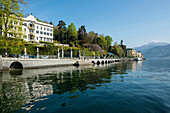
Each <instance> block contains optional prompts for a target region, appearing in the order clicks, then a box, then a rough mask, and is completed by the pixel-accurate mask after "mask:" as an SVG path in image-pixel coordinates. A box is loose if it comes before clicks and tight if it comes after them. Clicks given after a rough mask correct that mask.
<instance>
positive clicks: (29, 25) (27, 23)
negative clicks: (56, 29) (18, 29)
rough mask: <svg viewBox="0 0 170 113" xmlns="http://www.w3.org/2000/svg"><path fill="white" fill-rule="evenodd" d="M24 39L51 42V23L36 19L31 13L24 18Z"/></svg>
mask: <svg viewBox="0 0 170 113" xmlns="http://www.w3.org/2000/svg"><path fill="white" fill-rule="evenodd" d="M22 28H23V32H24V33H23V34H24V40H25V41H36V42H39V41H45V42H53V25H51V24H47V23H44V22H40V21H38V20H37V19H36V18H35V17H34V16H33V15H29V16H28V17H26V18H24V25H23V27H22Z"/></svg>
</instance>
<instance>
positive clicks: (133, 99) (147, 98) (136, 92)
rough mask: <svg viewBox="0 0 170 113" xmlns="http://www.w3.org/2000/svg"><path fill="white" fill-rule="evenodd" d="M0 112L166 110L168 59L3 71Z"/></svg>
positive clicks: (147, 112)
mask: <svg viewBox="0 0 170 113" xmlns="http://www.w3.org/2000/svg"><path fill="white" fill-rule="evenodd" d="M0 112H1V113H5V112H44V113H47V112H48V113H170V60H168V59H162V60H158V59H149V60H146V61H143V62H120V63H112V64H108V65H99V66H97V65H95V66H85V67H84V66H83V67H74V66H70V67H56V68H45V69H35V70H19V71H6V72H3V73H0Z"/></svg>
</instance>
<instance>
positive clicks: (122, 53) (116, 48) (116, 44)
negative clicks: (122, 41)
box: [112, 42, 125, 57]
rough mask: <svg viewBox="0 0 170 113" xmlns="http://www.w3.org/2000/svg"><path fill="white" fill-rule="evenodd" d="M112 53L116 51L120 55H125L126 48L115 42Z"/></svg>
mask: <svg viewBox="0 0 170 113" xmlns="http://www.w3.org/2000/svg"><path fill="white" fill-rule="evenodd" d="M112 53H114V54H115V55H117V56H118V57H124V56H125V53H124V50H123V49H122V47H121V46H120V45H118V43H117V42H115V43H114V45H113V49H112Z"/></svg>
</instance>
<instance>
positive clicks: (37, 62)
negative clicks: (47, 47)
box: [0, 57, 133, 70]
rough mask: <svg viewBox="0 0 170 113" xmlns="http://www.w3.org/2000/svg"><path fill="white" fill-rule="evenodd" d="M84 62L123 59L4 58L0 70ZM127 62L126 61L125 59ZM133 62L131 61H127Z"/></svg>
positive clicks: (106, 61)
mask: <svg viewBox="0 0 170 113" xmlns="http://www.w3.org/2000/svg"><path fill="white" fill-rule="evenodd" d="M82 60H83V61H84V62H87V64H89V63H93V64H107V63H111V62H119V61H123V60H125V59H73V58H72V59H35V58H6V57H0V70H9V69H29V68H43V67H54V66H69V65H74V64H75V63H76V62H77V61H82ZM126 60H127V59H126ZM128 60H133V59H128Z"/></svg>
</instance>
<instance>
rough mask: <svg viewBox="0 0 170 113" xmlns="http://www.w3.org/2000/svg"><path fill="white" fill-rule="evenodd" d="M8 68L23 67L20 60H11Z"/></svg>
mask: <svg viewBox="0 0 170 113" xmlns="http://www.w3.org/2000/svg"><path fill="white" fill-rule="evenodd" d="M10 69H23V65H22V64H21V63H20V62H13V63H12V64H11V65H10Z"/></svg>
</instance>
